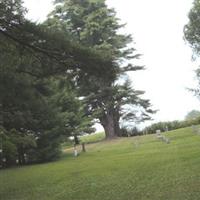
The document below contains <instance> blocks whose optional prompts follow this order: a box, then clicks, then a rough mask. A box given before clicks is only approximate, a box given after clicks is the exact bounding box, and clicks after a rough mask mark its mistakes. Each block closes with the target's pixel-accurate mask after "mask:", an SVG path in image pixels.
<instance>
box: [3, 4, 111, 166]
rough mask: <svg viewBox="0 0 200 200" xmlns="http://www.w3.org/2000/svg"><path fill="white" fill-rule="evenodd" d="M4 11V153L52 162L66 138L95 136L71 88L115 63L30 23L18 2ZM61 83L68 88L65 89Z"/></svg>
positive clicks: (30, 160)
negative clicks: (86, 133) (82, 78)
mask: <svg viewBox="0 0 200 200" xmlns="http://www.w3.org/2000/svg"><path fill="white" fill-rule="evenodd" d="M0 11H1V12H0V52H1V53H0V60H1V62H0V72H1V73H0V93H1V96H0V120H1V121H0V125H2V126H3V127H4V129H5V135H6V138H7V140H6V141H7V142H6V143H5V144H4V147H3V148H4V149H3V150H5V148H6V149H7V150H6V151H7V154H6V155H8V156H7V157H9V156H12V158H9V159H10V160H12V161H13V162H15V161H16V160H19V163H20V164H25V163H27V162H43V161H49V160H53V159H55V158H56V157H57V156H58V154H59V152H60V142H61V140H62V139H61V138H62V137H63V136H65V137H67V136H70V135H73V134H77V135H78V134H80V133H83V132H90V131H93V130H92V129H91V125H92V123H91V120H90V118H87V117H85V114H84V109H83V105H82V102H80V101H79V99H77V96H76V94H75V93H74V88H70V87H72V86H74V85H75V83H76V82H77V81H76V80H78V79H80V78H81V77H82V76H85V74H87V75H88V74H92V75H94V74H97V73H98V74H101V75H103V71H101V70H99V68H100V67H101V69H102V67H103V68H104V67H105V68H107V67H108V66H109V65H112V61H110V59H108V56H107V55H105V54H103V53H98V52H97V51H95V50H91V49H89V48H86V47H83V46H80V45H79V44H77V43H76V42H72V41H71V39H70V37H69V35H67V33H65V34H63V32H62V31H59V30H56V29H51V28H49V27H46V26H45V25H41V24H37V25H36V24H34V23H31V22H30V21H28V20H26V19H25V17H24V14H25V9H24V8H23V7H22V6H21V1H20V0H15V1H11V0H9V1H5V0H3V1H1V2H0ZM106 63H107V64H106ZM91 68H92V70H91ZM110 74H112V73H108V77H110V78H111V76H110ZM104 76H105V75H104ZM63 77H64V78H63ZM63 79H64V81H63ZM61 82H64V84H68V85H70V87H69V86H68V87H66V88H65V89H63V87H61V85H62V84H61ZM71 85H72V86H71ZM4 142H5V141H4ZM11 152H12V153H13V155H11V154H12V153H11ZM15 152H17V153H15ZM9 159H7V161H8V160H9Z"/></svg>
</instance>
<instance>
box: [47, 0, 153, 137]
mask: <svg viewBox="0 0 200 200" xmlns="http://www.w3.org/2000/svg"><path fill="white" fill-rule="evenodd" d="M46 24H47V26H49V27H54V28H56V29H58V30H62V31H64V32H68V31H70V32H71V36H72V38H73V39H74V40H76V41H79V43H80V44H82V45H85V46H88V47H90V48H92V49H95V50H100V51H103V52H106V54H108V55H110V57H111V60H112V61H113V63H114V65H111V66H110V68H112V69H113V75H114V77H115V78H114V79H106V77H101V76H96V75H94V76H90V75H89V76H84V77H83V79H80V80H79V81H78V83H77V85H78V86H79V95H80V96H84V97H85V102H86V104H87V106H86V108H87V112H88V114H89V115H90V116H93V117H94V118H96V119H98V120H99V122H100V123H101V125H102V126H103V127H104V129H105V132H106V136H107V137H108V138H110V137H111V138H112V137H114V136H120V124H119V121H120V120H121V119H122V118H124V119H126V120H127V119H131V120H135V121H138V119H139V118H140V119H141V120H145V119H149V115H148V113H153V111H152V110H151V109H150V108H149V107H150V103H149V101H148V100H144V99H142V98H141V97H140V96H141V95H142V94H143V92H142V91H137V90H134V89H132V87H131V83H130V81H128V80H127V81H123V84H120V83H119V81H118V80H119V78H121V77H122V75H124V74H125V73H126V72H128V71H136V70H141V69H143V67H142V66H137V65H133V64H132V62H129V61H128V60H131V59H138V58H139V57H140V54H137V53H136V50H135V49H134V48H129V46H128V45H129V44H130V43H131V42H132V38H131V36H130V35H124V34H120V32H119V30H120V29H121V28H123V27H124V25H123V24H120V23H119V19H118V18H117V17H116V12H115V11H114V9H110V8H108V7H107V5H106V3H105V1H90V0H76V1H72V0H59V1H55V9H54V10H53V12H52V13H50V14H49V18H48V20H47V21H46ZM125 63H126V64H125ZM127 63H128V64H127ZM102 70H103V69H102ZM108 73H109V71H108V69H106V70H105V71H104V74H108ZM125 105H126V106H128V105H129V106H130V105H132V106H134V108H136V107H138V108H142V111H141V112H137V114H136V112H135V111H133V110H132V112H129V111H130V109H125V107H124V106H125ZM128 110H129V111H128ZM127 111H128V112H127ZM138 113H140V115H138Z"/></svg>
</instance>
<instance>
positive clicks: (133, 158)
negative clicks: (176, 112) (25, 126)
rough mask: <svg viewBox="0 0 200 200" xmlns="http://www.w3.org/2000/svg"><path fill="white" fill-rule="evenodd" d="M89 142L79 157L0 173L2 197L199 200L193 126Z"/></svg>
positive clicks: (198, 145)
mask: <svg viewBox="0 0 200 200" xmlns="http://www.w3.org/2000/svg"><path fill="white" fill-rule="evenodd" d="M166 136H167V137H168V138H170V140H171V142H170V144H166V143H164V142H162V141H160V140H158V139H157V138H156V136H155V135H147V136H142V137H134V138H122V139H116V140H113V141H104V142H100V143H96V144H90V145H87V147H86V148H87V152H86V153H82V154H81V155H80V156H79V157H77V158H74V157H73V156H72V154H71V150H70V149H68V150H65V153H64V156H63V158H62V159H61V160H59V161H57V162H53V163H48V164H40V165H32V166H27V167H22V168H15V169H6V170H1V171H0V199H2V200H190V199H191V200H199V199H200V189H199V188H200V135H197V134H194V133H193V132H192V129H191V128H186V129H179V130H176V131H172V132H168V133H167V134H166Z"/></svg>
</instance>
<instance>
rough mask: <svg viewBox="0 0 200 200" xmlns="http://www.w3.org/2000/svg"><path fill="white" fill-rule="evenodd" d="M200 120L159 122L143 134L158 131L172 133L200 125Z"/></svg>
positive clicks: (147, 128)
mask: <svg viewBox="0 0 200 200" xmlns="http://www.w3.org/2000/svg"><path fill="white" fill-rule="evenodd" d="M199 124H200V118H199V117H198V118H196V119H192V120H184V121H178V120H175V121H170V122H158V123H155V124H152V125H150V126H148V127H146V128H145V129H144V130H143V132H144V133H147V134H154V133H156V130H160V131H162V132H165V131H171V130H175V129H179V128H185V127H188V126H192V125H199Z"/></svg>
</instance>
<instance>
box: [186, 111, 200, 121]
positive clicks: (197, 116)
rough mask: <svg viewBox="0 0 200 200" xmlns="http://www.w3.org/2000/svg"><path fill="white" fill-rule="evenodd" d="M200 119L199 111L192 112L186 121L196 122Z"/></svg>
mask: <svg viewBox="0 0 200 200" xmlns="http://www.w3.org/2000/svg"><path fill="white" fill-rule="evenodd" d="M199 117H200V111H198V110H192V111H190V112H189V113H188V114H187V115H186V116H185V120H188V121H189V120H195V119H197V118H199Z"/></svg>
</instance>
